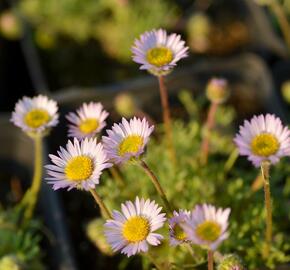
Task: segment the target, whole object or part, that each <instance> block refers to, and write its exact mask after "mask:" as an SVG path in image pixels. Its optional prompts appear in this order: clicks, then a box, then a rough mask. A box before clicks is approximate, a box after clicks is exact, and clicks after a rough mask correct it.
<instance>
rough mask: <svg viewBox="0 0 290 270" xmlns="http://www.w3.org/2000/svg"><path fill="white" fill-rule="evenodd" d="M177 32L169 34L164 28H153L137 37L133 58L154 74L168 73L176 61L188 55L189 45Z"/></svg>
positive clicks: (142, 67) (133, 48)
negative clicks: (187, 45) (186, 45)
mask: <svg viewBox="0 0 290 270" xmlns="http://www.w3.org/2000/svg"><path fill="white" fill-rule="evenodd" d="M184 44H185V42H184V41H183V40H181V36H180V35H177V34H171V35H167V33H166V31H165V30H163V29H159V30H152V31H150V32H145V33H144V34H142V35H141V37H140V39H136V40H135V43H134V45H133V47H132V52H133V60H134V61H135V62H136V63H139V64H141V67H140V69H146V70H148V71H149V72H151V73H152V74H154V75H157V76H159V75H166V74H167V73H168V72H170V71H171V70H172V69H173V67H174V66H176V63H177V62H178V61H179V60H180V59H181V58H184V57H186V56H187V51H188V47H185V46H184Z"/></svg>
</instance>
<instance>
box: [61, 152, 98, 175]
mask: <svg viewBox="0 0 290 270" xmlns="http://www.w3.org/2000/svg"><path fill="white" fill-rule="evenodd" d="M93 170H94V166H93V161H92V159H91V158H89V157H87V156H78V157H73V158H72V159H71V160H70V161H69V162H68V163H67V165H66V167H65V170H64V172H65V175H66V177H67V178H68V179H69V180H71V181H81V180H86V179H88V178H89V177H90V176H91V175H92V173H93Z"/></svg>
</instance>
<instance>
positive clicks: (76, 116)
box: [66, 102, 109, 140]
mask: <svg viewBox="0 0 290 270" xmlns="http://www.w3.org/2000/svg"><path fill="white" fill-rule="evenodd" d="M108 115H109V113H108V112H107V111H105V110H104V109H103V106H102V104H101V103H94V102H90V103H88V104H87V103H84V104H83V105H82V106H81V107H80V108H79V109H78V110H77V112H76V113H73V112H71V113H69V114H68V115H67V116H66V118H67V119H68V120H69V121H70V122H71V124H70V125H69V131H68V136H70V137H76V138H78V139H79V140H81V139H84V138H91V137H94V136H95V135H96V134H97V133H98V132H100V131H101V130H102V129H103V128H104V127H105V126H106V122H105V119H106V118H107V117H108Z"/></svg>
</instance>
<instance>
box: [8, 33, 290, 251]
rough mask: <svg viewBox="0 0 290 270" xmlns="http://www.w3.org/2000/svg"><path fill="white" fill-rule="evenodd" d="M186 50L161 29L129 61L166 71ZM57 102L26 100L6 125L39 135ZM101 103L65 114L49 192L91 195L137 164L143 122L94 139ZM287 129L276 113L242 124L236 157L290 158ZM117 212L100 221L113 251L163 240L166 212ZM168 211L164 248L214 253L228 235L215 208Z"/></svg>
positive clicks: (129, 206) (145, 203) (141, 208)
mask: <svg viewBox="0 0 290 270" xmlns="http://www.w3.org/2000/svg"><path fill="white" fill-rule="evenodd" d="M186 52H187V47H185V46H184V42H183V41H181V40H180V36H179V35H175V34H173V35H170V36H167V34H166V32H165V31H164V30H158V31H151V32H146V33H145V34H144V35H142V36H141V38H140V40H136V41H135V45H134V47H133V53H134V57H133V58H134V60H135V61H136V62H137V63H141V64H142V66H141V69H147V70H149V71H150V72H151V73H153V74H154V75H157V76H159V75H160V74H166V73H167V72H168V71H170V70H171V69H172V68H173V66H174V65H176V62H177V61H178V60H179V59H181V58H183V57H185V56H186ZM57 110H58V108H57V104H56V102H55V101H53V100H49V99H48V98H47V97H45V96H38V97H34V98H27V97H24V98H23V99H22V100H20V101H19V102H18V103H17V104H16V107H15V111H14V112H13V114H12V121H13V122H14V124H15V125H16V126H19V127H20V128H22V129H23V130H24V131H25V132H26V133H27V134H29V135H30V136H32V137H35V136H44V135H45V134H47V133H48V132H49V129H50V128H52V127H53V126H55V125H56V124H57V123H58V114H57ZM108 115H109V114H108V112H106V111H105V110H104V108H103V106H102V105H101V104H100V103H93V102H91V103H88V104H83V105H82V106H81V107H80V108H79V109H78V110H77V112H76V113H69V114H68V115H67V117H66V118H67V120H68V121H69V122H70V124H69V132H68V136H70V137H72V138H73V140H68V143H67V145H66V147H65V148H63V147H60V150H59V151H58V152H57V155H49V157H50V159H51V162H52V164H50V165H46V166H45V167H46V169H47V174H48V175H49V177H47V178H46V179H47V181H48V183H49V184H52V186H53V189H54V190H57V189H60V188H67V189H68V190H70V189H73V188H77V189H82V190H85V191H90V190H92V189H95V188H96V185H98V184H99V179H100V176H101V174H102V171H103V170H104V169H107V168H110V167H111V166H113V164H116V165H117V164H122V163H124V162H126V161H129V160H138V159H140V155H141V154H142V153H143V152H144V150H145V147H146V145H147V143H148V140H149V137H150V135H151V133H152V132H153V130H154V126H150V125H149V123H148V122H147V120H146V119H145V118H144V119H139V118H136V117H134V118H132V119H130V120H129V121H128V120H126V119H124V118H123V119H122V121H121V123H118V124H114V125H113V126H112V128H111V129H108V130H107V131H106V136H102V139H101V141H102V142H98V141H97V139H96V137H97V136H98V134H99V133H100V131H101V130H102V129H103V128H104V127H105V126H106V122H105V120H106V118H107V117H108ZM289 135H290V131H289V130H288V128H287V127H283V126H282V124H281V121H280V119H279V118H277V117H275V116H274V115H269V114H267V115H266V116H264V115H260V116H258V117H257V116H255V117H254V118H253V119H252V120H251V121H250V122H249V121H245V123H244V125H243V126H241V127H240V133H239V134H238V135H237V136H236V138H235V140H234V141H235V143H236V144H237V146H238V148H239V151H240V154H241V155H246V156H248V158H249V160H250V161H251V162H252V163H253V164H254V165H255V166H260V165H261V163H262V162H263V161H264V160H267V161H269V162H271V163H272V164H274V163H276V162H278V161H279V159H280V158H281V157H282V156H285V155H290V136H289ZM121 209H122V211H121V212H119V211H115V210H114V211H113V212H112V214H111V217H110V218H109V219H108V220H107V221H106V223H105V235H106V237H107V241H108V243H109V244H110V245H111V246H112V249H113V250H114V251H119V250H120V251H121V253H124V254H126V255H127V256H131V255H134V254H137V253H139V252H146V251H147V250H148V246H149V245H148V244H150V245H153V246H156V245H159V244H160V243H161V240H162V239H163V236H162V235H160V234H158V233H154V232H155V231H156V230H158V229H160V228H161V227H163V226H164V224H165V222H166V214H165V213H162V212H161V211H162V207H160V206H159V205H158V204H156V203H155V201H150V200H149V199H147V200H146V199H143V198H141V199H139V198H138V197H137V198H136V199H135V201H134V202H131V201H127V202H125V203H124V204H122V205H121ZM167 214H168V222H169V230H170V232H169V235H170V243H171V245H173V246H175V245H178V244H181V243H184V242H188V243H192V244H197V245H200V246H202V247H205V248H206V249H208V250H215V249H216V248H217V247H218V245H219V244H220V243H221V242H222V241H223V240H224V239H226V238H227V237H228V218H229V214H230V209H229V208H227V209H221V208H218V209H217V208H216V207H215V206H213V205H208V204H202V205H197V206H195V208H194V209H193V210H192V211H186V210H179V211H178V212H177V211H174V212H173V213H167Z"/></svg>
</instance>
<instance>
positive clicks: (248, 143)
mask: <svg viewBox="0 0 290 270" xmlns="http://www.w3.org/2000/svg"><path fill="white" fill-rule="evenodd" d="M234 141H235V143H236V144H237V146H238V148H239V152H240V155H242V156H248V159H249V160H250V161H251V162H252V163H253V164H254V166H256V167H259V166H260V165H261V163H262V161H264V160H268V161H270V162H271V163H272V164H275V163H277V162H278V161H279V160H280V158H281V157H283V156H289V155H290V131H289V129H288V128H287V127H283V125H282V123H281V120H280V119H279V118H278V117H275V115H271V114H267V115H266V116H264V115H259V116H254V117H253V118H252V119H251V120H250V122H249V121H247V120H246V121H245V122H244V125H243V126H240V131H239V134H237V135H236V137H235V139H234Z"/></svg>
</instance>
